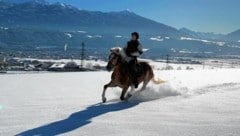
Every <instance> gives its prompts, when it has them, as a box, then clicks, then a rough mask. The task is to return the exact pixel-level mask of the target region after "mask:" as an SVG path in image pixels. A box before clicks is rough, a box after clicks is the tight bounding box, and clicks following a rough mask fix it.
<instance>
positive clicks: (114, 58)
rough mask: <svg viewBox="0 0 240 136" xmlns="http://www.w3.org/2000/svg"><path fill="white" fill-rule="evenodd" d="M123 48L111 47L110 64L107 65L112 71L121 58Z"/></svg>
mask: <svg viewBox="0 0 240 136" xmlns="http://www.w3.org/2000/svg"><path fill="white" fill-rule="evenodd" d="M120 51H121V48H118V47H117V48H111V49H110V54H109V56H108V64H107V66H106V68H107V70H108V71H111V70H112V69H113V68H114V67H115V66H116V65H118V63H119V60H121V55H120Z"/></svg>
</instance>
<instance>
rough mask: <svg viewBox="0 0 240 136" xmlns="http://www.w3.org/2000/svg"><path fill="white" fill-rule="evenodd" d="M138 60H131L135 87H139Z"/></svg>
mask: <svg viewBox="0 0 240 136" xmlns="http://www.w3.org/2000/svg"><path fill="white" fill-rule="evenodd" d="M136 62H137V60H136V59H135V58H134V59H133V60H132V61H131V62H130V69H131V78H132V82H133V84H134V86H135V88H138V76H137V66H136Z"/></svg>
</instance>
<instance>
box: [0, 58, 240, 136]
mask: <svg viewBox="0 0 240 136" xmlns="http://www.w3.org/2000/svg"><path fill="white" fill-rule="evenodd" d="M151 63H157V62H151ZM154 73H155V75H156V77H159V78H161V79H164V80H166V81H167V82H166V83H164V84H160V85H155V84H153V83H150V84H149V85H148V87H147V89H146V90H145V91H144V92H141V93H140V94H136V95H134V96H133V97H132V98H131V99H130V100H129V101H126V102H120V101H119V97H120V93H121V90H120V89H119V88H113V89H108V91H107V95H106V97H107V99H108V101H107V103H106V104H102V103H101V93H102V88H103V85H104V84H106V83H108V82H109V80H110V77H111V73H109V72H105V71H102V72H72V73H38V74H36V73H35V74H34V73H32V74H3V75H1V76H0V86H1V89H0V94H1V95H0V135H4V136H5V135H18V134H19V135H70V136H71V135H106V136H113V135H114V136H122V135H131V136H146V135H164V136H173V135H181V136H189V135H194V136H203V135H204V136H215V135H220V136H229V135H231V136H239V135H240V116H239V115H240V99H239V96H240V80H239V77H240V69H213V70H171V71H157V70H155V71H154Z"/></svg>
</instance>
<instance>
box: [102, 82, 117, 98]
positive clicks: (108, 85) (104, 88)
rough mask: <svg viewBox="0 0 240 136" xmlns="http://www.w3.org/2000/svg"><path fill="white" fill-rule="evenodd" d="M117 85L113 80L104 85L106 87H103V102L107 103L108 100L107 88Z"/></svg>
mask: <svg viewBox="0 0 240 136" xmlns="http://www.w3.org/2000/svg"><path fill="white" fill-rule="evenodd" d="M115 86H116V85H114V84H113V83H112V81H111V82H109V83H108V84H106V85H104V87H103V92H102V102H103V103H105V102H106V101H107V98H106V97H105V94H106V90H107V88H108V87H115Z"/></svg>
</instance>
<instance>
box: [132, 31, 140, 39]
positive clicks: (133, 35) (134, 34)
mask: <svg viewBox="0 0 240 136" xmlns="http://www.w3.org/2000/svg"><path fill="white" fill-rule="evenodd" d="M131 35H132V40H138V39H139V34H138V33H137V32H133V33H132V34H131Z"/></svg>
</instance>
